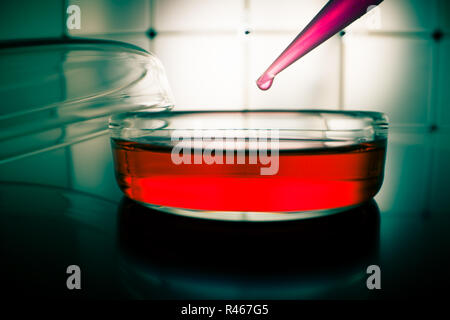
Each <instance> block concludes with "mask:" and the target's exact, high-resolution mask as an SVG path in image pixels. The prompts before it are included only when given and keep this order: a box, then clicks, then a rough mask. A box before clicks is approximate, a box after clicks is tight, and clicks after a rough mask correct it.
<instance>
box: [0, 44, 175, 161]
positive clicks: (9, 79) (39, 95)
mask: <svg viewBox="0 0 450 320" xmlns="http://www.w3.org/2000/svg"><path fill="white" fill-rule="evenodd" d="M0 94H1V96H2V108H1V110H0V127H1V128H2V130H1V133H0V163H4V162H8V161H12V160H16V159H18V158H21V157H26V156H29V155H33V154H36V153H38V152H42V151H46V150H49V149H54V148H57V147H62V146H65V145H69V144H72V143H76V142H79V141H83V140H86V139H89V138H92V137H94V136H97V135H100V134H107V133H108V118H109V116H110V115H111V114H115V113H121V112H124V111H130V110H140V109H146V108H157V109H158V108H159V109H166V108H170V107H171V105H172V104H173V103H172V98H171V93H170V90H169V86H168V84H167V79H166V76H165V72H164V69H163V67H162V65H161V63H160V61H159V60H158V59H157V58H156V57H155V56H154V55H152V54H151V53H148V52H146V51H145V50H143V49H141V48H139V47H136V46H133V45H130V44H126V43H121V42H116V41H106V40H84V39H62V40H37V41H24V42H12V43H6V44H1V45H0Z"/></svg>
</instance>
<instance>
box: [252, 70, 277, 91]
mask: <svg viewBox="0 0 450 320" xmlns="http://www.w3.org/2000/svg"><path fill="white" fill-rule="evenodd" d="M272 83H273V76H269V75H267V74H263V75H262V76H261V77H259V78H258V80H256V85H257V86H258V88H260V89H261V90H267V89H269V88H270V87H271V86H272Z"/></svg>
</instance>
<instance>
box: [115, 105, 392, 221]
mask: <svg viewBox="0 0 450 320" xmlns="http://www.w3.org/2000/svg"><path fill="white" fill-rule="evenodd" d="M109 128H110V132H111V143H112V150H113V157H114V163H115V173H116V179H117V182H118V185H119V187H120V188H121V190H122V191H123V193H124V194H125V195H126V196H127V197H129V198H130V199H132V200H135V201H137V202H139V203H141V204H143V205H145V206H148V207H150V208H154V209H157V210H160V211H165V212H169V213H175V214H180V215H184V216H190V217H196V218H206V219H218V220H235V221H274V220H290V219H303V218H311V217H319V216H324V215H328V214H332V213H337V212H341V211H345V210H348V209H350V208H353V207H355V206H359V205H361V204H363V203H365V202H367V201H369V200H370V199H372V198H373V197H374V196H375V194H376V193H377V192H378V191H379V189H380V187H381V185H382V182H383V176H384V164H385V156H386V142H387V130H388V120H387V117H386V116H385V115H384V114H382V113H377V112H363V111H327V110H242V111H231V110H230V111H212V110H211V111H208V110H199V111H178V110H173V111H170V112H167V111H162V112H151V111H138V112H127V113H122V114H118V115H115V116H113V117H111V119H110V122H109Z"/></svg>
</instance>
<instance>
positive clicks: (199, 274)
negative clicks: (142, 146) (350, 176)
mask: <svg viewBox="0 0 450 320" xmlns="http://www.w3.org/2000/svg"><path fill="white" fill-rule="evenodd" d="M118 228H119V238H118V240H119V248H120V255H121V260H122V261H121V266H122V268H123V273H124V275H125V276H126V277H127V282H128V284H129V285H130V286H131V291H132V293H133V294H136V295H137V296H138V297H143V298H180V299H182V298H186V297H190V298H199V299H208V298H217V299H241V298H243V299H277V298H282V299H297V298H314V297H316V298H328V297H339V296H340V295H344V296H346V295H347V294H348V293H346V292H345V290H350V291H351V292H355V291H358V289H363V290H360V291H367V290H364V289H365V280H364V279H365V268H366V267H367V266H368V265H370V264H377V263H378V239H379V211H378V207H377V205H376V204H375V202H370V203H367V204H365V205H364V206H362V207H360V208H357V209H353V210H350V211H348V212H344V213H341V214H338V215H332V216H328V217H324V218H321V219H310V220H303V221H302V220H297V221H289V222H270V223H245V222H241V223H238V222H218V221H208V220H196V219H191V218H184V217H179V216H175V215H168V214H164V213H160V212H156V211H149V210H148V209H147V208H145V207H143V206H141V205H139V204H137V203H135V202H133V201H131V200H128V199H124V200H123V201H122V203H121V206H120V208H119V224H118Z"/></svg>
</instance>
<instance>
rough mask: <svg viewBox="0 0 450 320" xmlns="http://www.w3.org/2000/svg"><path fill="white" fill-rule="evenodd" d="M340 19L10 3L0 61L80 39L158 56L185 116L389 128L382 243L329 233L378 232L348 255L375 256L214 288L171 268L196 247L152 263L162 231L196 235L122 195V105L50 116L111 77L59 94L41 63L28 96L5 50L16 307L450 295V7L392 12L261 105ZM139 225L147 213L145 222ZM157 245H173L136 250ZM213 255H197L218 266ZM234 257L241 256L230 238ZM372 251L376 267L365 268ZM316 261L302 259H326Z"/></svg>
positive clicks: (434, 2)
mask: <svg viewBox="0 0 450 320" xmlns="http://www.w3.org/2000/svg"><path fill="white" fill-rule="evenodd" d="M326 3H327V1H326V0H307V1H306V0H305V1H300V0H277V1H271V0H227V1H224V0H133V1H125V0H43V1H2V2H1V4H0V50H5V49H7V48H9V47H11V46H13V47H14V46H18V45H28V44H36V43H39V42H42V43H55V42H58V41H63V42H64V41H72V40H74V41H77V40H79V39H91V40H92V41H96V40H95V39H102V40H113V41H120V42H125V43H129V44H132V45H134V46H138V47H140V48H142V49H144V50H146V51H149V52H151V53H153V54H154V55H155V56H156V57H157V58H159V60H160V61H161V63H162V66H163V67H164V70H165V74H166V77H167V81H168V88H170V97H171V99H173V101H174V104H175V106H176V108H178V109H183V108H186V109H192V108H196V109H200V110H201V109H202V108H208V109H277V108H283V109H332V110H367V111H369V110H370V111H379V112H383V113H385V114H386V115H387V116H388V118H389V133H388V146H387V157H386V167H385V175H384V182H383V186H382V188H381V190H380V191H379V193H378V194H377V195H376V197H375V201H374V202H373V203H372V204H371V206H375V207H376V209H373V208H368V209H367V210H369V211H370V210H375V211H376V213H369V216H370V217H369V218H368V219H369V220H370V219H374V220H376V222H374V225H370V226H369V227H368V226H367V225H368V224H369V223H368V222H367V221H366V220H364V221H362V222H361V221H360V220H361V219H359V218H354V219H353V218H352V217H351V216H350V217H349V218H346V219H350V220H352V219H353V220H352V221H351V222H348V221H347V220H345V225H343V223H342V222H339V221H336V222H334V220H333V222H330V223H331V225H332V227H330V228H331V229H333V230H334V231H333V232H335V229H336V228H343V229H342V230H347V229H346V228H349V229H351V230H352V231H354V229H359V228H366V227H367V228H369V229H370V230H369V231H367V232H366V231H361V230H362V229H360V231H358V232H357V234H356V235H354V238H347V239H346V242H345V243H344V244H342V246H343V247H339V248H340V249H342V250H343V251H345V248H348V246H350V245H351V244H352V243H353V244H354V245H356V244H355V243H356V242H359V240H358V239H359V238H358V237H362V239H363V240H362V241H361V243H363V244H364V247H358V248H356V249H355V250H353V251H352V252H351V253H348V254H345V253H342V255H336V252H330V254H332V256H333V259H335V260H336V261H339V263H337V264H339V265H338V266H335V265H334V264H333V266H332V265H331V264H330V263H329V262H327V261H325V262H320V263H321V267H320V268H317V266H315V267H312V269H315V271H314V272H312V271H311V270H310V269H308V270H306V271H305V270H303V269H302V268H301V267H299V269H298V270H297V271H298V274H297V273H296V272H297V271H295V270H293V271H292V277H293V278H288V275H286V274H283V272H281V274H282V275H280V278H277V273H276V271H274V270H272V271H270V270H266V272H267V273H268V274H269V275H267V274H261V275H260V274H259V273H258V274H257V275H256V274H255V275H253V274H252V275H251V280H247V278H245V277H244V278H245V279H243V278H242V277H241V276H240V275H236V276H235V273H233V274H232V275H228V274H227V270H228V269H225V270H222V269H220V268H218V269H217V270H219V269H220V272H219V271H217V272H216V273H215V272H214V270H216V269H215V266H214V265H212V266H208V267H207V268H206V267H205V271H202V272H199V271H198V270H203V269H202V267H204V265H203V266H197V265H195V263H193V265H189V266H187V267H185V266H183V262H182V261H183V260H182V261H181V262H180V261H177V260H176V259H175V258H174V256H176V255H177V253H176V246H177V245H179V243H180V242H182V240H183V239H178V242H177V243H178V244H175V243H171V245H172V246H173V247H171V249H170V250H175V253H173V252H174V251H171V252H172V253H173V254H168V253H167V252H166V253H167V256H165V253H164V250H160V251H161V252H160V251H158V253H157V254H155V256H156V258H152V259H147V258H146V257H143V256H145V251H146V250H148V248H147V247H144V248H143V249H142V250H141V251H143V252H137V251H139V250H138V248H139V247H140V245H142V242H145V241H148V242H151V241H153V242H152V243H154V245H155V246H158V247H164V243H165V241H164V240H160V241H158V239H165V238H164V232H162V231H161V229H164V228H168V229H166V230H168V231H167V232H168V233H170V228H172V226H174V225H175V227H174V228H175V229H174V231H173V233H172V234H174V233H175V234H176V233H177V232H181V233H182V232H183V228H182V227H181V226H180V224H179V223H178V222H177V221H174V222H173V221H172V220H170V219H175V218H172V217H170V218H167V219H169V220H170V221H156V222H154V221H153V222H152V221H150V222H148V223H149V224H150V225H151V226H149V227H148V228H145V227H143V226H145V223H146V220H147V219H150V220H151V218H148V217H146V215H145V213H142V208H136V205H135V204H133V203H131V202H129V201H128V200H126V199H125V198H124V197H123V195H122V193H121V191H120V189H119V187H118V186H117V183H116V180H115V177H114V166H113V162H112V155H111V145H110V137H109V133H108V130H107V120H106V119H107V118H108V117H109V116H110V115H112V114H114V113H117V111H118V110H117V109H114V106H111V110H109V109H108V107H107V106H105V107H103V108H102V113H101V115H100V114H99V113H96V112H92V110H91V111H90V112H85V113H82V114H81V115H79V116H78V117H77V118H73V119H72V118H71V119H70V121H68V120H67V119H68V118H67V117H69V116H70V115H68V114H65V113H64V111H63V110H62V109H61V110H59V109H58V107H57V106H56V107H55V108H52V109H49V110H47V111H42V112H41V111H39V112H36V110H37V109H39V108H41V107H42V106H45V105H47V104H49V103H52V104H53V105H55V104H56V105H57V103H58V101H63V100H66V99H67V97H75V96H77V94H78V93H79V92H81V91H82V90H85V88H86V87H88V86H89V83H90V81H92V83H95V84H96V85H98V84H99V83H102V81H103V80H104V79H102V77H101V75H99V74H95V75H92V77H89V76H86V73H81V74H80V75H77V74H74V75H71V76H70V77H69V76H67V79H68V80H66V81H54V82H52V81H49V82H46V79H45V77H42V78H40V77H39V75H38V74H36V73H35V72H33V68H34V67H37V66H39V64H41V63H43V64H45V62H42V61H33V58H32V57H30V61H29V63H28V64H27V68H28V69H27V70H26V72H25V74H27V75H30V76H31V78H29V81H30V82H33V85H32V86H27V88H28V89H27V90H28V91H26V93H24V91H21V88H20V86H19V85H18V86H17V87H15V86H14V83H20V84H23V83H26V82H27V79H24V78H19V77H15V76H11V73H10V72H9V71H8V70H10V69H9V68H10V66H11V65H13V64H14V61H13V60H11V63H10V60H8V59H5V58H4V57H5V56H4V55H3V54H2V53H1V51H0V66H1V69H0V73H1V74H0V79H1V80H0V81H1V86H0V92H1V93H2V97H1V98H0V186H1V190H2V191H0V199H1V201H0V238H2V239H3V240H2V242H3V244H2V252H1V255H2V256H3V258H2V259H1V260H0V261H1V262H0V263H1V264H3V266H2V267H3V268H4V270H6V271H4V272H6V273H7V274H11V277H9V279H8V280H7V285H6V286H7V288H9V290H10V291H11V292H12V293H14V294H16V295H18V296H22V295H31V296H35V295H44V296H62V297H66V298H71V297H74V296H75V297H88V298H92V297H93V298H98V297H106V298H108V297H110V298H117V297H120V298H124V297H126V298H129V297H133V298H144V299H145V298H150V299H161V298H162V299H166V298H169V299H172V298H183V299H210V298H213V299H329V298H330V299H341V298H343V299H366V298H369V299H371V298H375V299H383V298H394V299H396V298H404V297H410V296H412V297H430V296H431V297H433V296H434V295H438V294H441V293H444V292H445V290H446V289H445V288H447V286H448V285H449V284H450V275H449V273H448V270H449V269H448V267H449V266H450V257H449V248H450V238H449V234H450V233H449V231H450V230H449V228H450V196H449V183H450V162H449V159H450V90H449V83H450V1H447V0H430V1H425V0H384V1H383V2H382V3H381V4H380V5H379V6H378V7H376V8H375V9H373V10H371V11H370V12H369V13H368V14H367V15H365V16H363V17H362V18H361V19H359V20H358V21H356V22H355V23H353V24H351V25H350V26H348V27H346V28H345V29H344V30H342V31H341V32H339V33H338V34H336V35H334V36H332V37H331V38H330V39H329V40H327V41H326V42H324V43H323V44H322V45H320V46H318V47H317V48H316V49H314V50H313V51H311V52H310V53H308V54H307V55H306V56H305V57H303V58H302V59H300V60H298V61H297V62H295V63H294V64H293V65H292V66H290V67H289V68H287V69H286V70H284V71H283V72H281V73H280V74H279V75H278V76H277V78H276V81H275V82H274V84H273V86H272V88H271V89H269V90H267V91H262V90H260V89H258V87H257V86H256V84H255V81H256V80H257V79H258V77H259V76H260V75H261V74H262V72H264V70H265V69H266V68H267V67H268V66H269V65H270V63H271V62H272V61H273V60H274V59H275V58H276V57H277V56H278V55H279V54H280V53H281V52H282V51H283V50H284V48H285V47H286V46H287V45H288V44H289V43H290V42H291V41H292V40H293V39H294V38H295V36H296V35H297V34H298V33H299V32H300V31H301V29H302V28H304V27H305V26H306V25H307V24H308V22H309V21H310V20H311V19H312V18H313V17H314V15H315V14H316V13H317V12H319V11H320V9H321V8H322V7H323V6H324V5H325V4H326ZM71 5H77V6H78V7H79V8H80V10H81V20H80V21H81V23H80V28H79V29H69V28H68V18H69V16H70V13H68V8H69V7H70V6H71ZM61 74H64V70H62V71H61ZM11 77H12V78H13V79H11ZM105 77H106V76H105ZM92 79H94V80H92ZM48 83H50V84H51V85H49V84H48ZM102 85H103V84H102ZM30 88H31V89H30ZM30 90H31V91H30ZM143 90H145V88H144V89H143ZM93 121H94V122H95V125H92V124H93V123H94V122H93ZM70 126H73V127H70ZM127 210H131V211H133V210H134V211H133V214H132V215H131V216H130V215H128V213H127V212H125V213H124V211H127ZM135 211H136V212H137V213H136V212H135ZM352 214H353V213H352ZM133 215H139V217H138V218H137V219H138V221H137V222H136V221H133ZM355 215H356V216H358V214H355ZM338 216H339V215H336V216H335V217H334V218H333V219H338ZM164 219H166V218H164ZM358 219H359V220H358ZM355 220H357V221H356V222H355ZM158 223H159V224H160V228H158V227H157V226H158ZM172 223H173V224H172ZM205 223H206V222H205ZM296 223H297V222H296ZM308 223H311V224H314V226H312V227H311V228H313V229H314V230H315V231H316V234H315V235H314V239H316V237H319V236H318V235H317V233H319V234H321V232H322V229H320V228H321V226H317V225H315V224H318V225H320V223H318V222H307V224H308ZM335 223H336V224H335ZM349 223H350V225H351V226H352V227H351V228H350V227H348V224H349ZM353 223H354V224H355V225H354V224H353ZM359 223H361V224H362V225H363V226H360V225H359ZM190 224H192V223H191V222H187V225H190ZM297 224H298V223H297ZM353 227H354V228H353ZM127 228H129V229H131V231H130V230H128V229H127ZM189 228H190V229H195V230H197V229H196V228H198V226H195V225H194V226H189V227H188V229H189ZM205 228H209V230H215V229H214V228H216V226H214V225H212V226H210V225H206V226H205ZM245 228H248V227H245ZM299 228H300V229H301V230H303V229H304V228H305V227H304V226H301V225H300V226H299ZM308 228H309V227H308ZM158 229H159V230H158ZM300 229H299V230H300ZM149 230H152V232H153V233H154V234H157V235H158V237H161V238H158V237H156V236H155V235H153V237H154V238H152V236H150V235H146V237H147V236H148V237H150V238H149V239H147V238H145V239H143V240H142V239H135V237H137V236H136V234H137V233H139V232H141V233H150V231H149ZM220 230H222V229H220ZM327 230H328V229H327ZM222 231H223V230H222ZM347 231H348V230H347ZM352 231H349V232H352ZM240 232H242V233H243V234H244V231H242V230H241V231H240ZM261 232H263V231H261ZM264 232H265V231H264ZM219 233H220V232H219ZM282 233H283V232H281V231H280V234H282ZM304 233H308V232H306V231H305V232H304ZM360 233H361V234H360ZM124 234H125V235H124ZM208 234H209V233H208ZM277 235H278V233H276V232H275V235H274V236H277ZM175 237H176V235H175ZM242 237H244V235H242ZM267 237H270V236H269V234H268V235H267ZM280 237H281V236H280ZM302 237H303V236H302ZM324 237H325V238H326V235H324ZM347 237H348V235H347ZM351 237H353V235H352V236H351ZM319 238H320V237H319ZM368 238H369V239H368ZM302 239H303V238H302ZM303 240H304V239H303ZM122 241H124V242H125V244H122V243H121V242H122ZM206 241H207V240H206ZM289 241H292V242H293V243H291V244H290V245H289V246H288V247H289V248H288V249H287V248H286V249H285V251H283V252H284V253H286V255H289V256H290V258H289V259H287V258H286V256H283V257H282V259H287V260H286V264H291V263H292V259H294V260H296V259H297V260H298V259H300V258H298V256H299V254H298V252H302V251H301V250H303V248H302V246H300V245H299V242H297V240H296V239H290V240H289ZM306 241H307V240H306ZM199 243H201V245H199V248H198V250H203V251H204V252H205V250H206V251H208V250H214V249H208V247H207V246H206V245H205V243H204V242H199ZM294 243H295V244H294ZM361 243H360V244H358V246H359V245H361ZM228 245H229V246H233V245H236V248H239V247H240V244H239V243H235V242H234V241H231V240H230V242H229V243H228ZM266 245H267V244H266ZM279 245H282V244H279ZM269 246H270V245H269ZM361 246H362V245H361ZM244 247H245V245H244ZM230 248H231V247H228V249H229V250H230V252H231V249H230ZM326 248H327V246H326V244H324V248H322V249H321V250H322V251H321V252H322V254H323V255H326V254H327V249H326ZM183 250H184V249H183ZM260 250H261V249H260ZM297 250H299V251H297ZM365 250H368V251H370V252H369V253H368V254H366V253H367V252H366V253H364V254H361V252H362V251H365ZM306 251H307V252H306V253H305V256H307V255H308V254H310V255H312V256H314V257H315V256H316V253H311V252H310V251H311V250H306ZM333 251H335V250H334V249H333ZM228 253H229V252H228ZM180 254H181V253H180ZM322 254H321V255H322ZM360 254H361V255H360ZM300 256H301V254H300ZM278 258H279V257H278ZM278 258H277V259H278ZM199 259H200V258H199ZM217 259H218V261H219V262H220V263H223V261H222V260H223V259H225V258H224V257H223V256H222V257H220V258H219V257H218V258H217ZM242 259H244V260H245V258H242ZM267 259H270V254H268V255H267ZM280 259H281V258H280ZM230 260H233V258H228V261H230ZM244 260H243V261H244ZM155 261H156V262H155ZM168 261H172V262H173V264H171V263H172V262H170V263H169V262H168ZM174 261H175V262H174ZM258 261H259V260H258ZM281 261H284V260H281ZM238 262H239V259H238V260H237V262H236V263H238ZM259 262H260V263H261V264H264V261H262V262H261V261H259ZM249 263H251V262H249ZM71 264H75V265H79V266H80V268H81V270H82V271H83V278H82V279H83V284H84V286H83V289H81V290H79V291H77V290H67V288H66V282H65V280H66V278H67V273H66V269H65V268H66V267H67V266H68V265H71ZM299 264H300V265H301V264H302V263H299ZM324 264H325V265H324ZM371 264H376V265H379V266H380V268H381V272H382V289H381V290H372V291H371V290H368V289H367V288H366V284H365V278H366V277H367V273H366V267H367V266H368V265H371ZM30 265H33V266H34V267H33V268H31V269H30ZM326 265H329V267H328V268H327V266H326ZM300 269H301V271H299V270H300ZM236 272H237V271H236ZM292 279H294V280H292ZM358 279H359V280H358ZM30 284H31V285H30ZM3 289H4V290H5V288H4V287H3ZM447 291H448V290H447ZM447 294H448V293H447Z"/></svg>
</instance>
